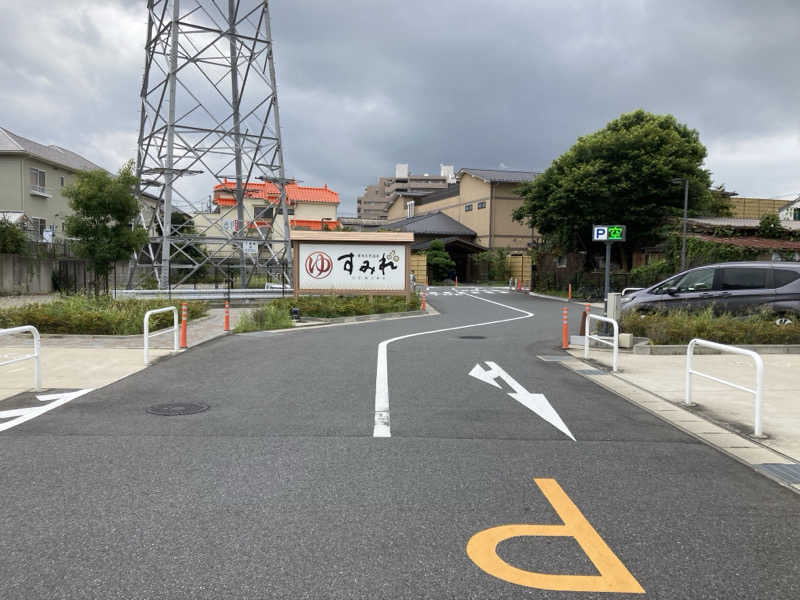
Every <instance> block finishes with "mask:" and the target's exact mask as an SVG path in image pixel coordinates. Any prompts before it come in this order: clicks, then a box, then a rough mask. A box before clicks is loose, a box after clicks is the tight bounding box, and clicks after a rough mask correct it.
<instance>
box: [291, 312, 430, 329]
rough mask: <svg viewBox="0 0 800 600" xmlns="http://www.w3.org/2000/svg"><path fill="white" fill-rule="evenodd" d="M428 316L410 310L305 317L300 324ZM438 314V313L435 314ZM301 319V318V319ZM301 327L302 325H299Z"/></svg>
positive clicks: (363, 321)
mask: <svg viewBox="0 0 800 600" xmlns="http://www.w3.org/2000/svg"><path fill="white" fill-rule="evenodd" d="M426 314H428V313H427V311H424V310H410V311H406V312H396V313H377V314H374V315H355V316H352V317H307V318H306V319H303V321H301V322H306V323H309V324H314V325H327V324H334V323H365V322H367V321H383V320H386V319H398V318H402V317H421V316H423V315H426ZM437 314H438V313H437ZM301 318H302V317H301ZM300 326H301V327H302V325H300Z"/></svg>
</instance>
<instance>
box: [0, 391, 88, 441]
mask: <svg viewBox="0 0 800 600" xmlns="http://www.w3.org/2000/svg"><path fill="white" fill-rule="evenodd" d="M93 390H94V388H89V389H86V390H78V391H76V392H64V393H62V394H45V395H42V396H36V398H37V399H38V400H39V401H41V402H48V401H51V402H50V403H49V404H45V405H44V406H29V407H27V408H14V409H11V410H4V411H0V419H10V418H12V417H16V418H14V419H12V420H11V421H7V422H5V423H2V424H0V431H5V430H6V429H11V428H12V427H16V426H17V425H22V424H23V423H24V422H25V421H30V420H31V419H35V418H36V417H38V416H41V415H43V414H44V413H46V412H48V411H51V410H53V409H54V408H58V407H59V406H61V405H62V404H66V403H67V402H69V401H71V400H75V398H80V397H81V396H83V395H85V394H88V393H89V392H91V391H93Z"/></svg>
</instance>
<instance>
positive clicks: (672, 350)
mask: <svg viewBox="0 0 800 600" xmlns="http://www.w3.org/2000/svg"><path fill="white" fill-rule="evenodd" d="M687 347H688V344H665V345H662V346H654V345H651V344H650V343H648V342H640V343H638V344H634V346H633V353H634V354H639V355H653V356H669V355H679V354H686V348H687ZM736 347H737V348H744V349H745V350H753V351H754V352H758V353H759V354H800V344H736ZM694 353H695V354H722V352H719V351H717V350H712V349H711V348H703V347H697V348H695V350H694Z"/></svg>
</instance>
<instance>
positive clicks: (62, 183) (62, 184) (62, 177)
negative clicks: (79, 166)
mask: <svg viewBox="0 0 800 600" xmlns="http://www.w3.org/2000/svg"><path fill="white" fill-rule="evenodd" d="M61 187H64V176H63V175H62V176H61Z"/></svg>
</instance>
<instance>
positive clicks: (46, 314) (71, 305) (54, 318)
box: [0, 295, 208, 335]
mask: <svg viewBox="0 0 800 600" xmlns="http://www.w3.org/2000/svg"><path fill="white" fill-rule="evenodd" d="M165 306H175V307H176V308H178V310H180V300H174V301H173V302H170V301H168V300H166V299H153V300H141V299H125V300H114V299H112V298H110V297H108V296H100V297H93V296H82V295H75V296H64V297H63V298H61V299H60V300H56V301H55V302H50V303H47V304H40V303H33V304H26V305H24V306H15V307H9V308H3V309H0V328H7V327H19V326H20V325H33V326H34V327H36V328H37V329H38V330H39V332H40V333H62V334H84V335H135V334H140V333H142V331H143V327H142V321H143V320H144V314H145V313H146V312H147V311H148V310H152V309H154V308H163V307H165ZM207 312H208V303H207V302H199V301H192V302H189V303H188V318H189V320H192V319H197V318H198V317H202V316H204V315H205V314H206V313H207ZM171 326H172V313H163V314H158V315H153V316H152V317H150V330H151V331H155V330H157V329H161V328H164V327H171Z"/></svg>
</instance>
